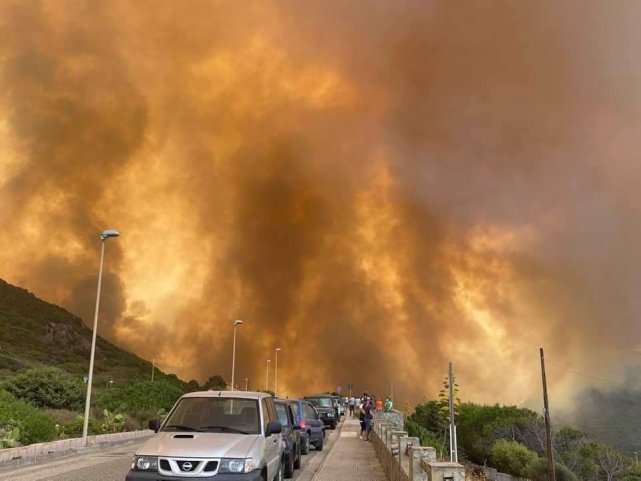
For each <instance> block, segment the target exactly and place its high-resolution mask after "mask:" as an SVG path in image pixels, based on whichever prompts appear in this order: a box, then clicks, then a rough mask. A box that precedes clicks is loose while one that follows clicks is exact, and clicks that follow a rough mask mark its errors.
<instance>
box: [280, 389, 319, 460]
mask: <svg viewBox="0 0 641 481" xmlns="http://www.w3.org/2000/svg"><path fill="white" fill-rule="evenodd" d="M289 403H290V405H291V407H292V411H293V412H294V419H295V421H296V423H297V424H298V425H299V426H300V436H301V440H300V445H301V452H302V453H303V454H307V453H309V447H310V445H311V446H314V447H315V448H316V450H317V451H322V450H323V443H324V441H325V423H324V422H323V421H322V420H321V419H320V415H319V414H318V411H316V408H315V407H314V406H313V405H312V404H311V403H310V402H309V401H305V400H304V399H291V400H290V401H289Z"/></svg>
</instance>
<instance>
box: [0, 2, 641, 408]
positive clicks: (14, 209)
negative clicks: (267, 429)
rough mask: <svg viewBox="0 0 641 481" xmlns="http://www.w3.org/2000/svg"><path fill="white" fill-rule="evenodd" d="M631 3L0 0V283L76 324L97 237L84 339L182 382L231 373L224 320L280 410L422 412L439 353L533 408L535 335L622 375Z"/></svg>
mask: <svg viewBox="0 0 641 481" xmlns="http://www.w3.org/2000/svg"><path fill="white" fill-rule="evenodd" d="M638 10H639V6H638V5H637V4H635V3H619V4H617V5H611V4H608V5H606V4H605V3H603V2H588V3H587V4H586V3H585V2H564V4H563V5H559V4H558V2H547V3H546V2H544V3H541V2H538V3H536V4H534V3H523V2H519V3H515V2H494V3H492V4H488V3H487V2H466V3H465V4H459V5H452V4H451V2H405V3H399V4H397V3H394V2H378V1H367V2H359V1H354V2H348V3H345V2H328V1H323V2H313V1H291V2H288V1H285V2H282V1H281V2H242V5H241V4H236V3H234V2H210V1H207V2H204V1H196V0H192V1H189V2H186V3H181V4H180V5H179V4H177V3H175V2H170V1H161V2H158V1H154V2H145V1H139V2H135V3H131V2H125V1H109V2H106V1H105V2H102V1H98V2H84V1H79V0H78V1H73V0H68V1H63V2H61V1H55V2H54V1H51V2H46V1H31V2H25V1H20V2H17V1H16V2H10V1H9V2H3V3H2V5H0V148H1V151H0V156H1V157H0V202H1V204H0V205H2V206H3V207H2V209H1V210H0V220H1V221H2V225H3V226H4V231H5V235H4V236H3V237H2V238H1V239H0V266H1V270H0V276H2V277H5V278H6V279H7V280H8V281H10V282H14V283H18V284H21V285H22V286H24V287H27V288H29V289H32V290H33V291H35V292H36V294H38V295H41V296H43V297H45V298H46V299H48V300H51V301H54V302H59V303H62V304H63V305H65V306H66V307H68V308H70V309H73V310H74V311H75V312H77V313H79V314H82V315H83V317H84V319H85V321H86V322H88V323H89V322H90V321H91V315H92V309H93V303H94V302H95V293H94V284H95V276H96V271H97V263H98V256H99V243H98V238H97V234H98V233H99V232H100V230H101V229H103V228H117V229H119V230H120V231H121V232H122V237H121V238H119V239H117V240H110V241H109V242H108V245H107V257H106V259H107V262H106V270H107V273H108V276H107V278H106V279H107V281H106V283H105V291H104V297H103V307H104V311H102V315H101V326H100V329H101V333H102V334H103V335H105V336H107V337H108V338H110V339H111V340H113V341H115V342H118V343H119V344H121V345H123V346H125V347H127V348H129V349H131V350H133V351H135V352H136V353H138V354H140V355H142V356H145V357H147V358H152V357H153V358H155V359H156V361H157V363H158V364H159V365H160V366H161V367H163V368H165V369H167V370H170V371H172V372H176V373H177V374H178V375H179V376H181V377H183V378H185V379H189V378H192V377H195V378H198V379H200V380H204V379H206V378H207V377H208V376H209V375H211V374H214V373H221V374H223V375H224V376H226V377H229V374H230V371H231V366H230V364H231V349H230V342H231V334H232V329H231V322H232V320H234V319H238V318H239V319H243V320H244V321H245V324H243V326H242V327H241V328H240V329H239V331H238V333H239V338H238V352H237V371H236V372H237V379H236V380H237V382H238V383H239V384H242V382H243V379H244V378H245V377H248V378H249V379H250V385H251V386H253V387H255V388H263V387H264V379H265V362H266V360H267V359H268V358H270V357H272V356H273V349H274V348H275V347H276V346H281V347H283V351H282V352H281V353H280V355H279V387H280V388H281V390H282V391H284V392H285V393H288V394H292V395H293V394H304V393H306V392H310V391H316V390H327V389H333V388H334V387H335V386H336V385H342V386H343V387H346V385H347V383H349V382H351V383H353V384H355V386H356V388H357V389H359V390H362V389H369V390H370V391H373V392H374V393H376V394H378V395H387V394H388V393H389V390H391V384H392V383H393V384H394V391H395V394H396V397H397V400H399V401H400V400H409V401H418V400H420V399H421V398H422V397H424V396H426V397H431V396H434V395H435V393H436V391H437V390H438V389H439V388H440V381H441V379H442V377H443V376H444V374H445V372H446V369H447V362H448V361H449V360H451V361H453V362H454V364H455V367H456V370H457V373H458V381H459V384H460V385H461V394H462V395H463V397H464V398H467V399H472V400H480V401H492V402H494V401H502V402H518V403H523V402H526V403H529V404H531V405H532V406H535V407H538V406H539V405H540V403H539V401H538V399H539V396H540V395H539V391H540V388H539V386H540V381H539V379H540V377H539V372H538V366H539V364H538V362H539V361H538V348H539V346H544V347H545V348H546V352H547V355H548V357H550V358H551V359H558V360H560V361H562V362H563V363H565V364H566V365H570V366H574V367H575V369H578V370H585V371H588V372H592V373H596V374H598V373H599V372H609V373H611V372H612V370H613V369H614V370H615V377H616V376H621V375H622V373H621V372H619V370H620V369H621V368H622V367H623V366H625V365H626V364H628V363H631V362H635V361H636V359H635V356H636V354H635V352H636V351H635V350H637V349H638V346H639V341H640V339H639V334H638V329H636V328H635V326H636V319H638V314H639V312H640V311H641V302H640V301H639V298H638V296H637V295H636V292H635V288H636V286H637V285H638V280H639V279H638V278H639V274H638V272H641V271H640V270H639V269H636V268H635V267H636V264H637V263H638V257H639V256H638V247H637V246H638V245H641V243H640V242H639V241H641V231H640V227H641V223H640V221H639V218H640V217H639V215H637V214H638V212H637V210H638V209H637V205H638V200H639V199H638V189H637V187H636V179H637V178H638V174H640V173H641V172H640V170H641V164H639V163H638V161H637V159H636V157H637V152H636V150H637V149H636V142H635V141H636V139H637V138H638V135H637V129H638V127H637V125H638V124H639V122H638V118H639V113H640V112H641V91H640V90H639V88H638V78H639V76H640V74H641V66H640V64H639V61H638V59H637V56H636V55H634V52H636V51H637V50H638V49H637V47H639V41H640V40H641V35H640V34H639V32H638V29H637V28H636V26H635V23H634V20H633V19H634V18H635V17H636V16H637V15H638V14H639V13H641V12H639V11H638ZM613 349H616V352H620V353H621V355H620V356H618V359H617V362H616V363H615V362H614V361H613V360H612V358H611V356H610V353H611V352H612V350H613ZM617 366H618V367H617ZM617 369H619V370H617ZM272 378H273V373H272ZM551 383H552V397H553V399H554V398H555V397H556V399H557V400H558V402H564V401H563V400H565V399H570V398H569V397H568V396H567V394H568V393H570V392H574V391H576V390H578V389H581V388H582V387H584V386H582V385H580V384H577V383H576V380H575V379H573V378H572V377H571V376H567V375H564V374H563V373H559V375H558V376H556V377H553V378H552V379H551Z"/></svg>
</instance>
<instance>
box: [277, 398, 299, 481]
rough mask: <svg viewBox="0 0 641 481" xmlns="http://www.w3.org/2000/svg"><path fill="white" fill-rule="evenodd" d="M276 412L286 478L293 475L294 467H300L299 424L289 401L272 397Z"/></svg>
mask: <svg viewBox="0 0 641 481" xmlns="http://www.w3.org/2000/svg"><path fill="white" fill-rule="evenodd" d="M274 406H275V407H276V414H278V420H279V421H280V424H281V426H282V427H283V430H282V431H281V434H282V438H283V466H284V468H285V469H284V475H285V478H286V479H290V478H292V477H294V469H300V461H301V459H300V457H301V443H300V426H299V425H298V424H297V423H296V422H295V421H294V413H293V412H292V408H291V406H290V404H289V401H286V400H284V399H274Z"/></svg>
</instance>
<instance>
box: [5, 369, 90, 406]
mask: <svg viewBox="0 0 641 481" xmlns="http://www.w3.org/2000/svg"><path fill="white" fill-rule="evenodd" d="M4 388H5V389H6V390H7V391H8V392H10V393H11V394H13V395H14V396H15V397H16V398H18V399H23V400H25V401H28V402H30V403H31V404H33V405H34V406H36V407H39V408H53V409H70V410H72V411H75V410H80V409H82V406H83V405H84V399H85V389H84V385H83V383H82V381H81V380H80V379H78V378H76V377H74V376H71V375H70V374H67V373H66V372H64V371H62V370H61V369H58V368H57V367H38V368H33V369H28V370H26V371H23V372H21V373H19V374H17V375H15V376H13V377H11V378H9V379H8V380H7V381H5V383H4Z"/></svg>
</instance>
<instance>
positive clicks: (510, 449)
mask: <svg viewBox="0 0 641 481" xmlns="http://www.w3.org/2000/svg"><path fill="white" fill-rule="evenodd" d="M490 459H491V460H492V463H493V464H494V466H495V467H496V468H497V469H498V470H499V471H501V472H503V473H507V474H512V475H514V476H520V477H522V478H523V477H526V468H527V467H528V465H530V464H532V463H533V462H534V461H536V460H537V459H538V456H537V454H536V453H535V452H534V451H531V450H530V449H528V448H526V447H525V446H523V445H522V444H520V443H517V442H514V441H507V440H506V439H499V440H498V441H497V442H495V443H494V445H493V446H492V449H491V450H490Z"/></svg>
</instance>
